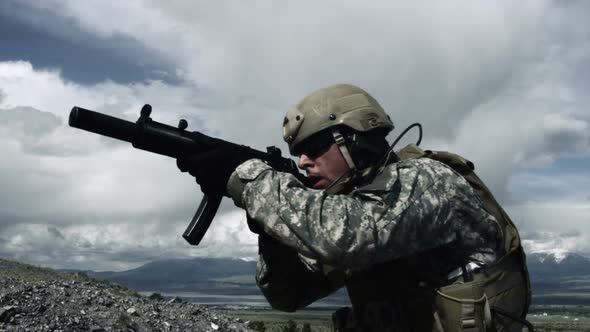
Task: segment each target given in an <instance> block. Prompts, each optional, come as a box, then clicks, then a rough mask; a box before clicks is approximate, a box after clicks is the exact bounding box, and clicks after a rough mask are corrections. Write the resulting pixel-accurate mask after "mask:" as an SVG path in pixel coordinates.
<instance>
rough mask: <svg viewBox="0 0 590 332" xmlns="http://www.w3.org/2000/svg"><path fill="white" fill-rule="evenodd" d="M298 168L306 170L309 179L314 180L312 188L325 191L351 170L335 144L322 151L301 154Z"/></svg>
mask: <svg viewBox="0 0 590 332" xmlns="http://www.w3.org/2000/svg"><path fill="white" fill-rule="evenodd" d="M297 166H299V168H301V169H302V170H305V172H306V173H307V177H308V178H309V179H310V180H312V184H313V185H312V188H314V189H325V188H327V187H328V186H329V185H330V184H331V183H332V182H333V181H334V180H336V179H337V178H338V177H340V176H341V175H342V174H344V173H346V172H347V171H348V170H349V167H348V164H347V163H346V160H344V157H342V154H341V153H340V149H338V146H337V145H336V144H335V143H332V144H331V145H329V146H327V147H325V148H324V149H323V150H321V151H312V152H306V151H302V152H301V153H300V154H299V161H298V163H297Z"/></svg>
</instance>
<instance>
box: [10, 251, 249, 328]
mask: <svg viewBox="0 0 590 332" xmlns="http://www.w3.org/2000/svg"><path fill="white" fill-rule="evenodd" d="M4 331H31V332H36V331H64V332H69V331H93V332H103V331H104V332H106V331H125V332H131V331H250V330H249V329H248V324H247V322H243V321H241V320H239V319H237V318H229V317H227V316H224V315H223V314H221V313H218V312H216V311H214V310H210V309H208V308H206V307H204V306H200V305H196V304H192V303H185V302H182V301H180V300H179V299H172V300H167V301H165V300H163V299H162V298H161V296H158V295H157V294H153V295H152V296H148V297H146V296H141V295H139V294H138V293H136V292H134V291H132V290H130V289H127V288H125V287H122V286H119V285H116V284H113V283H111V282H108V281H103V280H97V279H93V278H90V277H88V276H86V275H84V274H80V273H61V272H57V271H54V270H51V269H46V268H39V267H34V266H31V265H26V264H22V263H18V262H14V261H8V260H4V259H0V332H4Z"/></svg>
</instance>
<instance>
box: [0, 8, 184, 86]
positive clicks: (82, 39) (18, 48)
mask: <svg viewBox="0 0 590 332" xmlns="http://www.w3.org/2000/svg"><path fill="white" fill-rule="evenodd" d="M0 40H2V52H0V61H6V60H26V61H29V62H31V63H32V64H33V65H34V66H35V67H37V68H59V69H60V70H61V73H62V76H63V77H64V78H66V79H68V80H72V81H76V82H80V83H83V84H92V83H97V82H100V81H104V80H112V81H115V82H119V83H128V82H137V81H143V80H146V79H158V80H163V81H165V82H168V83H172V84H176V83H178V82H179V80H178V78H177V77H176V75H175V69H174V68H173V67H172V66H171V64H170V63H166V62H165V61H163V60H162V59H161V58H159V57H158V56H157V55H156V52H154V51H153V50H149V49H148V47H149V46H148V47H146V46H145V45H143V44H142V43H141V42H139V41H137V40H135V39H133V38H132V37H129V36H123V35H113V36H110V37H108V38H100V37H98V36H96V35H95V34H91V33H88V32H85V31H84V30H82V29H80V27H79V25H78V23H77V21H76V19H75V18H72V17H57V16H55V14H52V13H51V12H49V11H44V10H42V9H39V8H35V6H32V5H29V4H26V3H23V2H19V1H16V0H7V1H1V2H0Z"/></svg>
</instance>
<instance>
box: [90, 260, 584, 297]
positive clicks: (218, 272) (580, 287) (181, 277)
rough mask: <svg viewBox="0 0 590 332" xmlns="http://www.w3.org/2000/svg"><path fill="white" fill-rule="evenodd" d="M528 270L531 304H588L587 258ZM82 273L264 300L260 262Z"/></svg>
mask: <svg viewBox="0 0 590 332" xmlns="http://www.w3.org/2000/svg"><path fill="white" fill-rule="evenodd" d="M527 266H528V270H529V274H530V277H531V284H532V289H533V304H590V259H588V258H587V257H585V256H582V255H580V254H577V253H561V254H555V253H532V254H528V255H527ZM84 272H86V273H87V274H89V275H91V276H95V277H98V278H103V279H108V280H111V281H114V282H117V283H120V284H123V285H125V286H127V287H130V288H133V289H136V290H139V291H157V292H161V293H162V294H171V295H178V296H182V295H185V297H190V296H191V294H192V295H194V294H201V295H202V294H207V295H208V296H210V297H215V296H218V297H219V296H221V297H227V296H258V297H260V296H261V293H260V291H259V289H258V288H257V287H256V284H255V280H254V274H255V272H256V262H253V261H245V260H241V259H234V258H191V259H169V260H160V261H154V262H151V263H147V264H145V265H142V266H140V267H138V268H135V269H131V270H128V271H122V272H112V271H111V272H94V271H84ZM331 299H332V300H333V301H334V302H340V301H344V302H346V294H345V292H344V291H340V292H339V293H338V294H336V295H335V296H334V297H332V298H331ZM328 300H330V298H329V299H328Z"/></svg>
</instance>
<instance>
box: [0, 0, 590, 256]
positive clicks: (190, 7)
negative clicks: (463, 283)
mask: <svg viewBox="0 0 590 332" xmlns="http://www.w3.org/2000/svg"><path fill="white" fill-rule="evenodd" d="M29 3H30V4H31V6H33V7H35V8H36V9H37V10H41V11H43V10H44V11H45V12H44V13H43V14H44V15H55V16H58V17H60V18H64V17H67V18H68V19H71V20H74V21H77V22H78V24H79V25H80V27H81V28H82V29H84V30H85V31H88V32H89V33H92V34H96V35H97V36H99V37H101V38H105V39H108V38H110V37H113V36H118V35H122V36H126V37H129V38H132V39H134V40H137V41H139V42H141V43H143V44H144V45H146V47H148V48H149V49H151V50H153V51H154V52H156V53H158V54H161V55H162V56H164V57H166V58H167V59H168V60H169V61H171V62H173V63H175V64H176V66H177V68H178V73H179V74H180V75H181V76H182V77H183V78H184V79H185V81H183V82H181V84H179V85H175V86H173V85H169V84H165V83H163V82H160V81H146V82H137V83H135V84H128V85H121V84H116V83H113V82H109V81H106V82H103V83H100V84H96V85H93V86H82V85H79V84H76V83H75V82H68V81H64V80H63V79H62V77H61V76H60V72H59V69H55V70H36V69H34V68H33V67H32V66H31V64H29V63H27V62H23V61H21V62H0V95H1V96H2V98H0V109H2V110H3V112H7V111H11V110H12V109H13V108H15V107H32V108H33V109H34V110H36V111H42V112H50V113H51V114H53V115H55V116H56V117H57V118H58V119H61V121H62V124H63V125H62V126H57V127H56V128H55V129H54V130H53V131H51V132H48V133H45V134H44V135H42V136H41V137H40V138H39V137H36V138H35V139H34V140H31V139H29V138H27V139H29V141H26V139H25V138H23V137H20V136H18V135H16V136H14V135H13V136H12V137H9V135H2V136H0V153H3V155H5V156H8V158H5V160H7V161H6V162H4V163H3V164H2V165H0V181H1V184H2V185H3V186H2V187H3V188H11V190H10V192H7V191H3V192H0V195H1V198H2V201H1V202H0V207H1V210H0V211H1V212H2V215H3V218H5V220H3V225H10V227H12V228H11V229H12V231H10V232H8V231H6V232H3V233H0V234H1V235H2V236H3V237H6V236H7V234H9V235H10V236H11V237H14V238H13V239H11V240H10V241H16V240H17V239H20V240H19V241H24V240H23V238H22V235H21V237H20V238H19V237H18V235H19V234H23V233H24V232H25V231H26V230H27V229H28V228H26V227H31V228H35V227H34V226H32V225H38V224H41V225H53V226H54V227H57V228H56V229H57V230H59V232H61V233H62V234H64V236H65V237H66V238H71V239H77V240H72V241H71V242H72V243H74V244H72V246H74V247H76V248H78V247H81V248H94V249H96V250H98V249H97V248H102V249H100V250H106V248H111V249H109V250H111V252H112V253H113V254H112V255H110V256H109V255H107V256H101V257H102V258H101V259H102V260H103V261H104V264H105V266H106V265H108V260H109V259H112V260H114V257H115V256H116V255H115V253H116V252H117V251H119V252H120V253H121V255H120V256H121V257H124V256H125V255H127V257H128V262H127V263H125V262H116V263H114V261H113V263H112V264H113V265H117V266H123V265H124V264H135V263H134V262H135V261H134V259H136V260H137V261H139V260H140V259H139V258H140V257H143V259H146V257H147V256H149V255H152V256H150V257H155V256H154V255H155V254H156V253H157V252H167V253H168V251H165V250H164V248H169V250H170V251H169V253H171V254H173V255H182V253H186V254H187V255H188V254H190V255H200V254H207V255H213V254H216V255H224V254H227V255H238V256H253V255H254V253H255V241H254V239H255V236H253V235H251V234H250V233H249V232H248V231H247V230H246V229H245V227H246V226H245V222H244V220H242V219H243V215H242V214H241V213H238V212H235V211H233V210H232V209H231V208H230V207H229V205H228V204H225V205H224V208H223V210H222V212H221V215H220V217H219V218H218V220H216V221H215V222H214V225H213V226H212V227H213V228H212V229H211V231H210V232H209V233H208V234H207V237H206V239H205V240H204V243H203V245H202V246H201V247H199V248H191V249H187V248H186V247H185V246H183V245H181V243H182V242H183V241H184V240H182V239H180V233H181V232H182V231H183V230H184V227H185V226H186V223H187V222H188V219H189V218H190V216H192V213H193V212H194V209H195V208H196V202H197V200H198V198H199V197H200V194H198V189H197V187H196V185H195V184H194V183H193V182H192V179H190V178H189V177H188V176H187V175H184V174H180V173H178V172H177V171H176V168H175V164H174V161H173V160H169V159H167V158H163V157H158V156H154V155H151V154H148V153H144V152H141V151H137V150H133V149H132V148H131V147H130V146H129V145H124V144H116V143H114V142H113V141H112V140H108V139H99V138H98V137H95V135H92V134H89V133H85V132H82V131H79V130H75V129H71V128H69V127H67V126H66V125H65V124H66V122H67V116H68V112H69V110H70V109H71V107H72V106H74V105H78V106H81V107H85V108H89V109H93V110H96V111H100V112H104V113H108V114H110V115H113V116H117V117H121V118H124V119H127V120H129V121H135V120H136V118H137V116H138V113H139V109H140V108H141V106H142V105H143V104H144V103H151V104H152V106H154V112H153V115H152V117H153V118H154V119H155V120H156V121H159V122H164V123H168V124H172V125H174V124H176V123H177V121H178V119H179V118H180V117H185V118H187V119H188V120H189V128H190V129H193V130H203V131H205V132H206V133H213V134H215V135H218V136H220V137H221V138H224V139H229V140H233V141H239V142H241V143H242V144H248V145H252V146H254V147H256V148H263V147H265V146H266V145H271V144H280V141H279V140H280V125H281V120H282V117H283V115H284V112H285V110H286V109H287V107H288V106H290V105H292V104H294V103H296V102H297V101H298V100H299V99H300V98H301V97H303V95H305V94H307V93H309V92H310V91H311V90H314V89H316V88H319V87H321V86H324V85H327V84H332V83H336V82H350V83H354V84H358V85H360V86H362V87H364V88H366V89H367V90H369V91H370V92H372V93H373V94H374V95H375V96H376V97H377V99H379V100H380V101H381V103H382V104H383V105H384V106H385V107H386V109H388V110H389V113H391V115H392V117H393V119H394V122H395V123H396V125H397V129H396V133H394V135H396V134H397V133H399V132H400V131H401V130H402V129H403V128H404V127H405V126H406V125H408V124H409V123H411V122H415V121H420V122H422V123H423V125H424V128H425V137H424V143H423V146H424V147H427V148H433V149H449V150H452V151H454V152H458V153H460V154H462V155H465V157H467V158H468V159H471V160H473V161H474V162H475V163H476V167H477V170H478V172H479V174H480V175H481V176H482V178H483V179H484V180H485V181H486V183H487V184H488V185H489V186H490V187H491V188H492V189H493V191H494V192H495V193H496V194H497V196H499V197H500V198H501V199H502V201H503V202H509V199H508V193H507V192H508V191H509V190H510V189H511V188H510V186H509V184H510V183H512V182H511V181H517V182H518V181H520V183H521V184H522V186H527V181H528V180H526V179H525V178H516V180H515V179H513V178H512V177H513V174H514V172H515V170H523V169H524V170H526V169H528V168H529V167H531V166H536V167H544V166H546V165H550V164H551V163H552V162H553V161H555V160H556V159H558V158H560V156H561V155H562V154H563V153H565V152H567V153H570V154H579V155H586V154H588V153H590V151H589V145H590V144H589V141H588V140H589V137H588V132H589V130H590V129H589V128H590V124H589V123H590V117H589V116H588V111H587V106H586V105H587V102H588V97H587V96H586V94H587V93H586V91H587V89H583V88H581V87H584V86H586V87H588V86H590V79H588V76H587V75H585V74H584V73H585V72H584V70H583V68H585V67H586V66H587V65H588V64H590V43H588V41H587V40H588V39H587V36H588V31H590V23H589V22H590V20H588V19H587V17H586V16H587V14H584V13H587V12H588V11H587V10H586V9H587V8H585V7H587V4H585V3H583V2H576V3H571V4H568V5H565V4H563V3H561V2H551V1H534V2H533V1H530V2H527V1H525V2H508V1H506V2H493V3H492V2H488V3H473V2H472V1H455V2H445V3H440V4H437V3H434V4H433V3H429V4H427V5H425V4H413V3H401V2H389V1H381V2H379V1H378V2H372V3H371V5H370V6H369V5H366V4H362V5H361V4H359V3H355V2H341V1H327V2H313V1H307V2H297V3H292V4H285V3H281V4H277V3H275V2H272V1H258V2H256V3H251V2H249V3H241V2H225V1H218V2H214V3H212V2H181V1H174V2H166V3H165V4H164V3H162V2H159V1H127V2H107V1H83V2H81V1H44V2H43V3H38V2H33V1H29ZM130 13H133V15H131V14H130ZM104 17H109V20H104ZM23 119H24V118H23ZM1 128H8V129H9V130H12V131H9V130H8V129H7V131H6V133H10V132H14V130H17V129H15V128H17V127H15V126H14V124H9V125H5V126H3V127H1ZM253 128H255V129H256V130H255V132H254V131H253V130H252V129H253ZM19 130H20V129H19ZM0 133H2V132H0ZM409 136H410V135H409ZM27 137H28V136H27ZM409 140H410V138H409V137H408V138H407V139H406V140H405V141H406V142H407V141H409ZM412 140H413V139H412ZM27 144H28V145H27ZM26 146H29V147H31V146H32V147H34V148H36V150H35V149H33V148H29V149H27V148H26ZM282 147H284V146H282ZM41 150H42V151H46V152H47V151H49V153H45V154H39V153H38V152H39V151H41ZM58 151H68V153H65V154H59V153H56V152H58ZM84 151H88V152H84ZM187 180H188V181H187ZM579 181H582V182H584V183H585V181H588V177H585V176H582V178H581V179H579ZM530 185H531V186H534V184H530ZM519 194H524V195H526V191H523V192H522V193H519ZM513 201H514V202H523V201H524V202H527V199H526V198H520V199H517V200H513ZM30 202H34V204H28V203H30ZM514 204H516V203H514ZM551 204H553V203H550V202H547V201H538V200H528V203H523V204H521V205H518V206H511V208H510V211H511V213H513V214H514V215H515V216H516V217H515V219H522V220H524V221H526V223H525V224H523V225H522V227H523V228H524V230H525V231H527V230H529V229H532V228H538V227H542V228H543V229H546V230H547V231H555V229H554V228H553V227H552V225H551V223H550V219H549V218H548V216H554V217H556V218H557V217H558V215H557V214H554V213H553V212H551V211H560V212H561V213H562V214H560V215H559V217H560V218H561V220H568V222H567V223H568V225H569V226H571V227H572V228H577V229H580V230H585V224H584V223H583V220H587V214H585V213H586V212H585V211H586V210H584V208H583V206H584V205H583V204H584V203H583V201H582V200H580V199H579V198H578V196H577V195H576V196H575V197H573V196H572V197H568V199H567V200H564V201H560V202H557V203H555V204H557V210H555V209H554V206H553V205H551ZM580 204H581V205H580ZM580 206H582V207H581V208H580ZM540 211H542V212H540ZM580 211H581V212H580ZM223 213H227V214H223ZM584 218H586V219H584ZM146 220H147V222H146ZM23 223H27V224H28V225H29V226H26V227H25V226H22V225H24V224H23ZM13 224H14V225H13ZM79 224H80V225H79ZM142 226H143V228H142ZM1 227H2V226H0V229H1ZM19 227H25V228H19ZM35 234H36V235H35V236H36V238H38V239H42V238H49V237H50V236H54V235H55V233H54V232H51V231H46V232H40V233H38V234H37V233H35ZM124 234H128V235H124ZM99 235H100V238H99ZM107 238H108V239H111V240H109V241H108V242H107V241H106V240H104V239H107ZM140 238H141V239H143V240H138V239H140ZM171 238H172V239H173V240H170V239H171ZM76 241H78V242H76ZM134 241H136V242H135V244H137V246H138V247H141V248H144V250H145V253H146V255H144V256H141V255H137V254H136V253H134V252H133V250H132V248H133V246H134ZM168 241H172V242H168ZM11 243H12V242H11ZM32 243H33V244H34V243H35V242H32ZM39 243H42V241H40V242H39ZM117 243H128V244H129V245H125V246H123V247H118V246H117ZM580 243H581V242H580ZM236 244H239V245H236ZM16 247H17V246H13V247H10V248H12V249H11V250H16V249H14V248H16ZM40 247H42V246H40ZM72 248H73V247H67V250H71V249H72ZM240 248H243V249H240ZM64 250H65V249H64ZM241 250H243V252H242V251H241ZM11 252H12V251H11ZM49 252H50V251H49ZM125 253H126V254H125ZM82 256H83V257H82ZM82 256H80V257H78V258H76V260H75V259H73V258H72V261H69V262H68V264H71V265H76V264H78V265H83V264H86V263H81V262H82V261H83V259H92V258H91V257H92V250H91V249H88V250H87V251H85V254H83V255H82ZM132 257H136V258H132ZM48 259H50V258H48ZM51 259H55V262H57V261H58V259H57V258H51ZM129 262H131V263H129Z"/></svg>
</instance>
